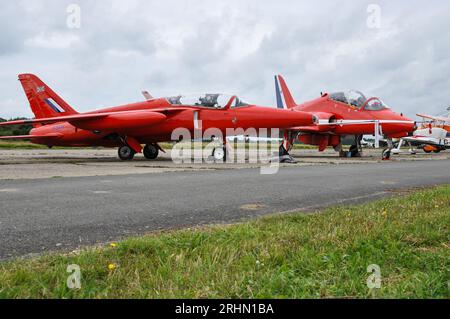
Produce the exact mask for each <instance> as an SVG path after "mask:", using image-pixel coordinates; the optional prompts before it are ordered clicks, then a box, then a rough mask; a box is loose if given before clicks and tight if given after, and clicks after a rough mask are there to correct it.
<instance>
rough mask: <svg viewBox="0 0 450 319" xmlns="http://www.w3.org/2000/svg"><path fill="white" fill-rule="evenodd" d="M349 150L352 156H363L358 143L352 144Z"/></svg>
mask: <svg viewBox="0 0 450 319" xmlns="http://www.w3.org/2000/svg"><path fill="white" fill-rule="evenodd" d="M349 152H350V153H351V155H352V157H361V154H359V150H358V145H352V146H350V149H349Z"/></svg>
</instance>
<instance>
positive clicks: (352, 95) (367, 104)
mask: <svg viewBox="0 0 450 319" xmlns="http://www.w3.org/2000/svg"><path fill="white" fill-rule="evenodd" d="M329 97H330V99H331V100H333V101H337V102H341V103H345V104H348V105H351V106H354V107H356V108H363V109H364V110H366V111H379V110H383V109H387V108H388V107H387V106H386V104H384V103H383V101H381V100H380V99H379V98H376V97H372V98H369V99H367V97H366V96H365V95H364V94H362V93H361V92H359V91H354V90H350V91H347V92H337V93H332V94H330V95H329Z"/></svg>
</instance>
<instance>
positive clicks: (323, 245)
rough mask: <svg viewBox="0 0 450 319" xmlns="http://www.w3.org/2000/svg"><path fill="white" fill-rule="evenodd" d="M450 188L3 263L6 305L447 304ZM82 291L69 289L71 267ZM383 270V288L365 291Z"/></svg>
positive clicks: (1, 287)
mask: <svg viewBox="0 0 450 319" xmlns="http://www.w3.org/2000/svg"><path fill="white" fill-rule="evenodd" d="M449 231H450V186H444V187H439V188H435V189H431V190H424V191H418V192H415V193H411V194H409V195H407V196H402V197H393V198H390V199H385V200H380V201H376V202H372V203H368V204H364V205H360V206H345V207H344V206H342V207H333V208H329V209H325V210H323V211H320V212H317V214H307V215H305V214H302V213H299V214H289V215H275V216H271V217H264V218H260V219H257V220H253V221H249V222H244V223H239V224H235V225H225V226H211V227H207V228H202V229H190V230H180V231H173V232H166V233H158V234H152V235H148V236H145V237H139V238H131V239H128V240H125V241H123V242H119V243H112V244H107V245H106V244H105V245H103V246H101V247H96V248H89V249H86V250H82V251H79V252H74V253H70V254H66V255H59V254H53V255H47V256H42V257H37V258H33V259H25V260H16V261H9V262H4V263H1V264H0V297H2V298H29V297H33V298H128V297H131V298H181V297H183V298H216V297H220V298H222V297H223V298H320V297H326V298H328V297H346V298H367V297H379V298H448V297H449V280H450V238H449ZM71 264H77V265H79V266H80V269H81V289H72V290H71V289H69V288H67V286H66V280H67V276H68V275H69V274H68V273H67V272H66V270H67V266H68V265H71ZM371 264H376V265H379V267H380V270H381V288H380V289H372V290H370V289H368V287H367V284H366V282H367V278H368V277H369V275H370V273H368V272H367V267H368V266H369V265H371Z"/></svg>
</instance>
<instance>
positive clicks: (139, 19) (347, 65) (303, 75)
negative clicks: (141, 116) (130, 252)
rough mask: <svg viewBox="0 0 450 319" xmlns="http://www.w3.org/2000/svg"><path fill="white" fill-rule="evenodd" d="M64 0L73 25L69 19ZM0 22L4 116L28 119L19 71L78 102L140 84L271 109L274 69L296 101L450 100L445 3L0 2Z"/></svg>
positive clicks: (127, 94)
mask: <svg viewBox="0 0 450 319" xmlns="http://www.w3.org/2000/svg"><path fill="white" fill-rule="evenodd" d="M338 2H339V3H338ZM72 3H76V4H78V5H79V7H80V9H81V14H80V16H81V25H80V28H69V27H68V24H67V20H68V18H69V22H73V21H74V20H72V19H70V18H72V17H73V16H71V15H69V13H67V8H68V5H69V4H72ZM370 4H377V5H378V6H379V8H380V9H381V11H380V18H381V19H379V20H377V19H376V18H377V17H378V15H377V11H376V10H375V11H374V10H373V7H369V5H370ZM375 8H376V7H375ZM368 9H369V10H368ZM368 11H369V12H368ZM378 22H380V25H379V27H378V25H377V23H378ZM71 26H73V25H71ZM0 30H1V31H0V117H4V118H10V117H15V116H30V117H31V116H32V113H31V111H30V109H29V106H28V102H27V100H26V98H25V95H24V93H23V91H22V88H21V86H20V83H19V82H18V81H17V75H18V74H20V73H35V74H37V75H38V76H39V77H41V78H42V80H43V81H44V82H46V83H47V84H48V85H49V86H50V87H52V88H53V89H54V90H55V91H56V92H58V93H59V94H60V95H61V96H62V97H63V98H64V99H65V100H66V101H67V102H68V103H69V104H71V105H72V107H73V108H75V109H76V110H78V111H89V110H93V109H96V108H100V107H104V106H112V105H118V104H125V103H129V102H135V101H139V100H142V99H143V97H142V96H141V95H140V91H141V90H142V89H147V90H148V91H149V92H150V93H152V94H153V95H154V96H167V95H172V94H178V93H189V92H208V91H209V92H212V91H214V92H227V93H236V94H237V95H239V96H242V97H244V98H245V99H246V100H248V101H250V102H253V103H256V104H261V105H266V106H273V105H274V104H275V93H274V88H273V86H274V84H273V75H274V74H276V73H280V74H283V75H284V76H285V78H286V80H287V83H288V85H289V86H290V88H291V90H292V92H293V95H294V97H295V99H296V100H297V102H302V101H307V100H309V99H313V98H315V97H317V96H318V95H319V93H320V92H321V91H324V92H332V91H338V90H347V89H351V88H354V89H358V90H360V91H363V92H365V93H366V92H367V93H366V95H375V96H380V97H381V98H382V99H383V100H384V101H385V102H386V104H388V105H390V106H391V107H392V108H394V109H395V110H398V111H399V112H404V113H405V114H407V115H410V116H411V117H412V116H414V114H415V113H416V112H418V111H421V112H426V113H439V112H441V111H442V110H443V109H444V108H445V107H447V106H450V1H441V0H431V1H430V0H429V1H404V0H397V1H396V0H389V1H378V2H377V1H375V0H372V1H335V0H333V1H321V0H317V1H314V2H311V1H299V0H292V1H261V0H254V1H253V0H250V1H245V0H227V1H212V0H208V1H206V0H205V1H193V0H192V1H181V0H179V1H170V0H169V1H167V0H165V1H148V0H142V1H139V0H127V1H123V0H118V1H115V0H114V1H113V0H99V1H76V0H71V1H65V0H63V1H61V0H33V1H30V0H27V1H8V0H0Z"/></svg>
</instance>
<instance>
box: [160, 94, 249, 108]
mask: <svg viewBox="0 0 450 319" xmlns="http://www.w3.org/2000/svg"><path fill="white" fill-rule="evenodd" d="M232 97H233V95H230V94H218V93H217V94H197V95H177V96H172V97H168V98H166V99H167V101H168V102H169V103H170V104H172V105H183V106H199V107H207V108H213V109H222V108H224V107H225V106H226V105H227V104H228V102H229V101H230V99H231V98H232ZM247 105H249V104H248V103H246V102H244V101H243V100H241V99H240V98H239V97H236V99H235V100H234V101H233V104H232V105H231V107H232V108H236V107H243V106H247Z"/></svg>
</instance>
